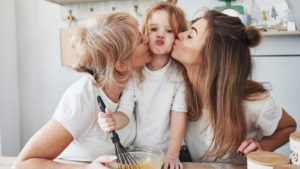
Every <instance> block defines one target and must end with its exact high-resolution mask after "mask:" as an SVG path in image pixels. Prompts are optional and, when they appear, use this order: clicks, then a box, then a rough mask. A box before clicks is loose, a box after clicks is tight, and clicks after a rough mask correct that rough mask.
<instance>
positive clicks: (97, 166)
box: [85, 155, 117, 169]
mask: <svg viewBox="0 0 300 169" xmlns="http://www.w3.org/2000/svg"><path fill="white" fill-rule="evenodd" d="M116 159H117V157H116V156H109V155H105V156H100V157H98V158H97V159H96V160H94V161H93V162H92V163H91V164H89V165H87V166H86V168H85V169H109V168H108V167H106V166H105V165H106V163H110V162H113V161H114V160H116Z"/></svg>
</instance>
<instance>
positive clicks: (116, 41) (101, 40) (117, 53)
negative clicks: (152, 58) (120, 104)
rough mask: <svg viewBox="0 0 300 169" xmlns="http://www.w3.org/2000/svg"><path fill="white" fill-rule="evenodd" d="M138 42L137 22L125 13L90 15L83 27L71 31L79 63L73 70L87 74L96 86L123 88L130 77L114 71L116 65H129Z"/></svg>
mask: <svg viewBox="0 0 300 169" xmlns="http://www.w3.org/2000/svg"><path fill="white" fill-rule="evenodd" d="M138 38H139V30H138V22H137V20H136V19H135V18H134V17H133V16H131V15H130V14H128V13H125V12H112V13H91V14H90V15H89V16H87V18H86V19H85V20H84V23H83V25H82V26H79V27H77V28H76V29H75V30H74V34H73V36H72V40H71V41H72V45H73V46H74V48H75V49H76V51H77V54H78V56H79V62H78V63H76V64H75V65H74V66H73V68H74V69H75V70H76V71H78V72H88V73H90V74H92V75H93V76H94V79H95V81H96V83H97V84H99V85H101V86H102V85H104V84H112V83H117V84H120V85H124V84H125V83H126V82H127V79H128V78H129V73H128V74H126V75H121V74H120V73H118V72H117V71H116V70H115V64H116V63H117V61H120V60H125V61H127V62H128V63H129V66H130V60H131V58H132V54H133V50H134V48H135V46H136V44H137V41H138Z"/></svg>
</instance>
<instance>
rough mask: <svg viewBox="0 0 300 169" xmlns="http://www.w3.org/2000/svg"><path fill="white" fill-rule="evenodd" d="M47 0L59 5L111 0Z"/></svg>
mask: <svg viewBox="0 0 300 169" xmlns="http://www.w3.org/2000/svg"><path fill="white" fill-rule="evenodd" d="M46 1H49V2H53V3H56V4H60V5H65V4H77V3H89V2H104V1H111V0H46Z"/></svg>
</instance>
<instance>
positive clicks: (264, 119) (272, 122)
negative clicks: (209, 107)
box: [185, 94, 282, 164]
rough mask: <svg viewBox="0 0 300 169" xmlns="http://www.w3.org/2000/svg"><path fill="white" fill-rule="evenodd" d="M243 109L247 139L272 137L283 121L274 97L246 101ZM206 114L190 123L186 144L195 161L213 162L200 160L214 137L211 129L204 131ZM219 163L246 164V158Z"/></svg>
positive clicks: (257, 139)
mask: <svg viewBox="0 0 300 169" xmlns="http://www.w3.org/2000/svg"><path fill="white" fill-rule="evenodd" d="M264 95H265V94H264ZM262 98H263V97H262ZM243 107H244V111H245V112H244V113H245V119H246V122H247V135H246V139H253V140H256V141H259V140H260V139H261V138H262V137H263V136H270V135H272V134H273V133H274V131H275V130H276V128H277V125H278V123H279V121H280V119H281V116H282V109H281V107H280V106H279V105H278V103H277V102H276V101H275V100H274V99H273V97H272V96H267V97H265V98H263V99H260V100H256V101H244V102H243ZM204 114H205V113H204ZM204 114H203V117H201V118H200V119H198V120H197V121H188V123H187V129H186V133H185V143H186V144H187V146H188V149H189V152H190V155H191V157H192V160H193V161H199V162H212V161H213V159H214V158H206V159H202V160H200V158H201V157H202V155H203V154H204V153H205V152H206V150H207V149H208V147H209V145H210V143H211V140H212V137H213V131H212V128H211V127H208V128H207V129H206V130H204V131H203V129H204V128H205V127H206V125H207V121H206V120H205V115H204ZM202 131H203V132H202ZM225 157H228V156H225ZM217 162H229V163H236V164H245V163H246V158H244V157H242V156H240V155H236V156H235V157H234V158H233V159H230V160H218V161H217Z"/></svg>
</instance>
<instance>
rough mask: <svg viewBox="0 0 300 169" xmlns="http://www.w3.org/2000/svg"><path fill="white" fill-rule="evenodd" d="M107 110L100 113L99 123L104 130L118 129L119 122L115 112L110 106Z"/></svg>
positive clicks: (107, 131)
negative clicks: (117, 122)
mask: <svg viewBox="0 0 300 169" xmlns="http://www.w3.org/2000/svg"><path fill="white" fill-rule="evenodd" d="M105 111H106V113H103V112H100V113H99V114H98V124H99V126H100V128H101V129H102V130H103V131H104V132H106V133H109V132H111V131H112V130H116V129H117V124H116V119H115V116H114V113H113V112H112V111H111V110H109V109H108V108H106V109H105Z"/></svg>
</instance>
